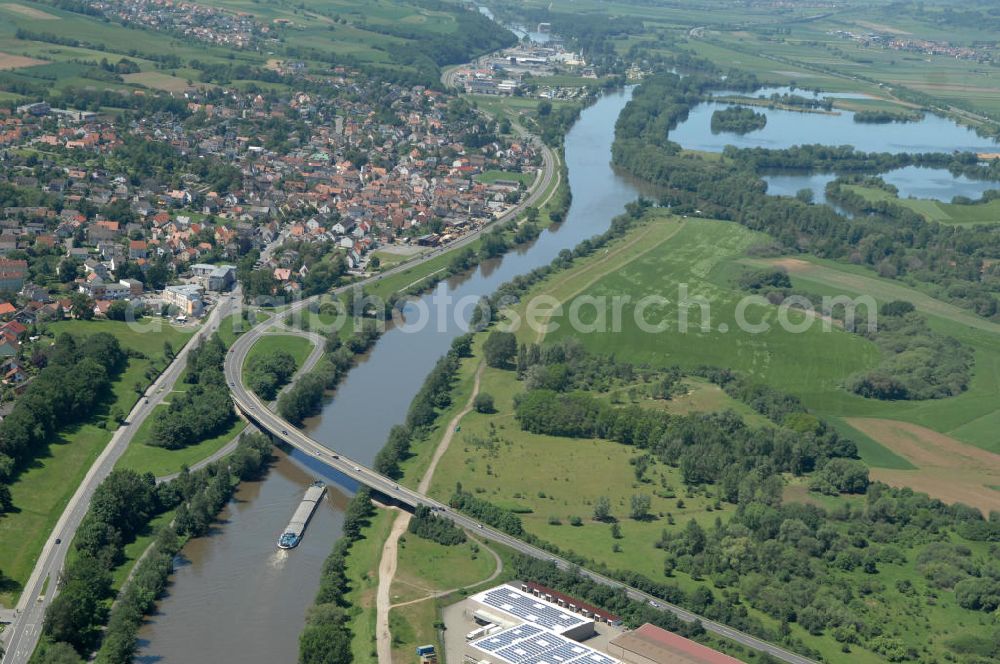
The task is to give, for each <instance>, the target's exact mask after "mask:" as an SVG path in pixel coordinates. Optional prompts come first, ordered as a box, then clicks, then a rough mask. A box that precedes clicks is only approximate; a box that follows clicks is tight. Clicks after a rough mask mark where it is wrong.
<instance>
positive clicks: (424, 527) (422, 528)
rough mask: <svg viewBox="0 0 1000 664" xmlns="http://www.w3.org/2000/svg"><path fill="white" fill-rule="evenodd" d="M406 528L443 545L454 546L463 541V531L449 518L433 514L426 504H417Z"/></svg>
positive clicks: (418, 535)
mask: <svg viewBox="0 0 1000 664" xmlns="http://www.w3.org/2000/svg"><path fill="white" fill-rule="evenodd" d="M407 530H408V531H409V532H411V533H413V534H414V535H416V536H417V537H422V538H423V539H426V540H431V541H432V542H437V543H438V544H443V545H444V546H455V545H456V544H462V543H463V542H465V539H466V538H465V531H464V530H462V529H461V528H459V527H458V526H456V525H455V524H454V523H453V522H452V521H451V520H450V519H445V518H443V517H440V516H438V515H436V514H434V513H433V512H432V511H431V509H430V508H429V507H427V506H426V505H417V509H416V510H415V511H414V513H413V516H412V517H411V518H410V525H409V526H407Z"/></svg>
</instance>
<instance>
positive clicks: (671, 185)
mask: <svg viewBox="0 0 1000 664" xmlns="http://www.w3.org/2000/svg"><path fill="white" fill-rule="evenodd" d="M699 78H701V77H699V76H689V77H686V78H684V79H679V78H678V77H677V76H675V75H673V74H663V75H658V76H654V77H651V78H650V79H648V80H647V81H645V82H644V83H643V84H642V85H640V86H639V88H638V89H637V90H636V91H635V93H634V94H633V98H632V100H631V101H630V102H629V103H628V104H627V105H626V107H625V109H624V110H623V111H622V114H621V116H620V117H619V120H618V123H617V124H616V133H615V142H614V145H613V148H612V153H613V154H612V157H613V160H614V162H615V163H616V164H617V165H618V166H620V167H622V168H624V169H625V170H627V171H629V172H630V173H632V174H634V175H636V176H638V177H641V178H643V179H646V180H649V181H651V182H653V183H655V184H657V185H660V186H661V187H663V189H664V193H663V195H662V197H661V204H663V205H667V206H670V207H671V208H673V210H674V211H675V212H677V213H684V214H695V213H696V211H697V212H698V213H699V214H700V215H701V216H705V217H709V218H717V219H724V220H730V221H735V222H737V223H739V224H741V225H743V226H746V227H747V228H750V229H752V230H757V231H762V232H765V233H768V234H769V235H771V236H772V237H773V238H775V240H777V241H778V242H779V243H780V244H781V246H782V247H783V249H785V250H787V251H792V252H799V251H809V252H810V253H812V254H814V255H816V256H819V257H821V258H829V259H833V260H839V261H844V262H853V263H859V264H862V265H868V266H871V267H872V268H874V269H875V270H877V271H878V272H879V274H880V275H882V276H884V277H888V278H903V277H908V278H910V279H912V280H915V281H918V282H922V283H926V284H928V285H932V287H933V288H935V289H936V290H938V291H940V292H942V293H944V294H945V297H946V299H948V300H950V301H952V302H954V303H956V304H958V305H960V306H963V307H966V308H968V309H971V310H973V311H975V312H976V313H978V314H980V315H982V316H986V317H991V316H994V315H995V314H996V313H997V298H996V295H995V292H996V291H997V290H998V289H997V286H998V283H1000V268H998V267H997V266H996V265H994V261H995V260H996V259H998V258H1000V232H998V231H997V229H996V228H993V227H982V226H980V227H970V228H967V227H956V226H945V225H942V224H938V223H934V222H928V221H926V220H925V219H924V218H923V217H922V216H920V215H919V214H917V213H915V212H913V211H912V210H909V209H907V208H904V207H903V206H900V205H898V204H894V203H892V202H884V201H883V202H879V203H875V204H871V205H869V206H868V210H869V212H868V214H865V215H856V216H854V217H853V218H845V217H843V216H842V215H840V214H838V213H837V212H836V211H835V210H834V209H833V208H831V207H829V206H827V205H811V204H808V203H805V202H803V201H799V200H797V199H795V198H788V197H775V196H768V195H767V193H766V184H765V183H764V182H763V181H762V180H761V179H760V178H759V177H758V175H757V173H756V172H755V171H754V170H753V169H752V168H750V167H748V166H747V165H746V164H745V163H741V162H740V160H739V159H738V158H731V159H724V160H706V159H701V158H698V157H692V156H690V155H684V154H681V152H680V146H679V145H678V144H677V143H674V142H672V141H670V140H669V131H670V130H671V129H673V128H674V127H675V126H676V123H677V122H678V121H679V119H681V118H683V117H684V116H685V115H686V114H687V112H688V110H689V109H690V108H691V107H692V106H693V104H694V103H697V101H698V100H699V99H700V95H699V93H698V90H699V89H701V88H702V87H706V86H707V87H711V86H713V85H719V86H721V85H723V83H722V82H721V81H717V80H716V81H713V80H712V79H705V78H701V82H700V83H699V82H697V81H694V80H692V79H699ZM798 152H799V153H802V152H803V150H802V148H799V149H798ZM733 155H734V151H733V150H729V151H727V152H726V156H727V157H731V156H733ZM967 158H974V155H972V156H970V157H963V159H967ZM948 159H949V160H954V158H952V157H950V156H949V157H948Z"/></svg>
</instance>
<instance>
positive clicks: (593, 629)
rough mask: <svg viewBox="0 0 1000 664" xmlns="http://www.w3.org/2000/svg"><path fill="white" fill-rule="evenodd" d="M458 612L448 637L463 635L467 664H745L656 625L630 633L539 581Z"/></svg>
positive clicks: (457, 649)
mask: <svg viewBox="0 0 1000 664" xmlns="http://www.w3.org/2000/svg"><path fill="white" fill-rule="evenodd" d="M453 610H454V612H453V613H451V616H452V617H451V618H448V614H446V619H450V620H453V621H456V622H452V623H451V624H449V626H448V633H451V632H452V630H453V629H456V628H460V631H459V630H456V631H458V634H456V635H455V637H454V639H452V640H451V641H449V643H450V645H448V648H449V651H448V652H449V657H452V658H454V659H455V661H457V659H458V657H459V654H460V655H461V658H462V661H463V662H464V664H740V661H739V660H737V659H734V658H733V657H730V656H728V655H725V654H723V653H721V652H718V651H716V650H713V649H711V648H709V647H707V646H703V645H701V644H700V643H696V642H694V641H691V640H690V639H686V638H684V637H682V636H680V635H678V634H674V633H673V632H668V631H667V630H665V629H661V628H659V627H657V626H655V625H652V624H649V623H646V624H645V625H643V626H642V627H640V628H638V629H636V630H634V631H632V630H628V629H625V628H623V627H622V625H621V620H620V619H619V617H618V616H616V615H613V614H611V613H609V612H607V611H604V610H603V609H600V608H598V607H595V606H593V605H591V604H588V603H587V602H584V601H581V600H579V599H577V598H574V597H571V596H569V595H566V594H564V593H561V592H559V591H557V590H554V589H552V588H548V587H546V586H543V585H540V584H538V583H533V582H531V581H525V582H520V581H512V582H511V583H510V584H508V585H502V586H497V587H495V588H490V589H489V590H484V591H483V592H481V593H479V594H476V595H473V596H471V597H469V598H468V599H466V600H464V601H463V602H461V603H459V604H456V605H455V606H454V607H453ZM470 627H471V631H469V629H470ZM462 633H464V634H465V639H464V642H462V639H461V636H459V634H462ZM449 638H450V637H449Z"/></svg>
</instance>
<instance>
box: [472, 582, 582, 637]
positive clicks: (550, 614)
mask: <svg viewBox="0 0 1000 664" xmlns="http://www.w3.org/2000/svg"><path fill="white" fill-rule="evenodd" d="M473 599H475V600H476V601H478V602H481V603H482V604H486V605H487V606H492V607H494V608H497V609H500V610H502V611H506V612H507V613H509V614H511V615H513V616H516V617H518V618H520V619H521V620H523V621H525V622H529V623H534V624H536V625H541V626H542V627H544V628H545V629H550V630H552V631H554V632H565V631H566V630H568V629H572V628H574V627H578V626H580V625H583V624H586V623H588V622H590V619H589V618H584V617H583V616H581V615H579V614H576V613H572V612H570V611H567V610H565V609H562V608H560V607H558V606H556V605H554V604H550V603H549V602H546V601H544V600H541V599H539V598H537V597H535V596H534V595H529V594H528V593H526V592H522V591H521V590H518V589H517V588H513V587H511V586H499V587H497V588H492V589H490V590H487V591H484V592H482V593H480V594H479V595H477V596H476V597H474V598H473Z"/></svg>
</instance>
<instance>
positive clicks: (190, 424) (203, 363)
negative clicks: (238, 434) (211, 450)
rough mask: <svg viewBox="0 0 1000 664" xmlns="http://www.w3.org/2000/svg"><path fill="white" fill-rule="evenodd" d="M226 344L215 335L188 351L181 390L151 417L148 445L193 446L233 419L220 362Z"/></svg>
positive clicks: (172, 447) (164, 446)
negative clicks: (185, 388)
mask: <svg viewBox="0 0 1000 664" xmlns="http://www.w3.org/2000/svg"><path fill="white" fill-rule="evenodd" d="M225 361H226V346H225V344H224V343H222V340H221V339H220V338H219V335H218V334H214V335H212V336H211V337H210V338H209V339H208V340H206V341H205V342H203V343H202V344H201V345H199V346H198V347H196V348H193V349H192V350H191V352H190V353H189V354H188V359H187V366H186V369H187V370H186V372H185V374H184V382H185V383H186V384H187V385H189V387H188V389H187V390H186V391H184V392H177V393H175V394H174V395H172V396H171V397H170V405H169V406H167V409H166V410H164V411H160V412H157V413H156V414H155V415H154V416H153V424H152V427H151V429H150V435H149V442H148V444H149V445H152V446H153V447H163V448H166V449H168V450H175V449H180V448H182V447H187V446H188V445H193V444H194V443H197V442H200V441H202V440H205V439H207V438H211V437H213V436H217V435H219V434H220V433H222V432H223V431H225V430H226V429H227V428H228V427H229V426H230V425H231V424H232V423H233V420H234V419H235V418H236V413H235V411H234V410H233V401H232V398H231V397H230V394H229V387H228V386H227V385H226V376H225V373H224V370H223V365H224V364H225Z"/></svg>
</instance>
